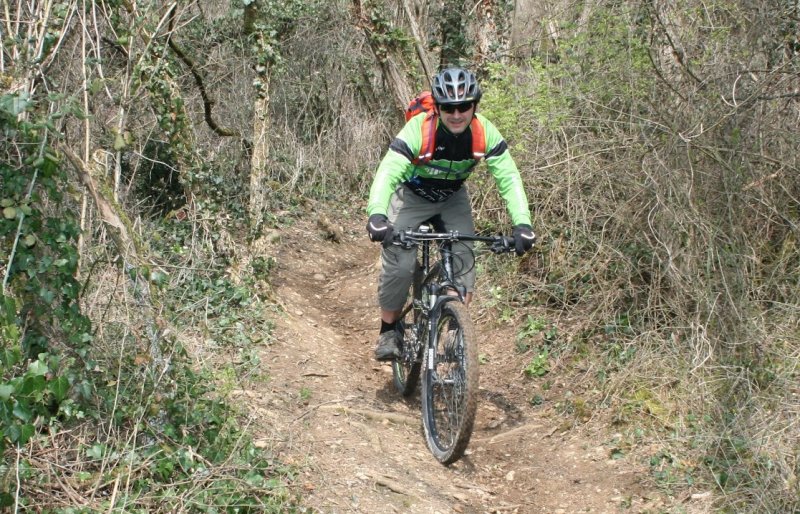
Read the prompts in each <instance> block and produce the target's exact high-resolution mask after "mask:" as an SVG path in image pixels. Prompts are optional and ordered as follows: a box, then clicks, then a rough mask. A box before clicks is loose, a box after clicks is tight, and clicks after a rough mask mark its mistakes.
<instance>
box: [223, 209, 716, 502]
mask: <svg viewBox="0 0 800 514" xmlns="http://www.w3.org/2000/svg"><path fill="white" fill-rule="evenodd" d="M350 225H351V226H345V227H332V226H329V225H318V224H311V223H308V224H305V225H303V224H301V223H299V222H298V224H295V225H294V226H292V227H289V228H286V229H283V230H282V231H281V232H280V234H279V235H278V236H277V237H276V236H275V235H273V236H271V237H270V238H269V239H270V241H271V242H269V243H265V244H264V247H263V248H260V249H259V251H260V252H263V253H262V255H263V254H269V255H272V256H273V257H274V258H275V260H276V263H277V264H276V269H275V270H273V281H272V287H273V291H272V295H273V296H274V298H275V299H276V300H277V301H278V303H279V305H280V307H281V308H280V313H279V314H278V315H276V317H275V320H274V322H275V328H274V334H273V335H274V339H273V341H272V342H271V343H270V344H269V345H266V346H264V347H263V349H262V353H261V355H260V359H261V362H262V365H263V366H264V367H265V370H266V371H267V372H268V374H269V380H267V381H266V382H264V381H261V382H258V383H254V384H253V385H252V388H250V389H248V388H245V389H244V390H240V391H237V392H236V394H238V395H241V397H242V401H243V402H247V404H248V405H249V406H250V412H251V416H252V418H251V419H253V421H254V424H253V426H255V427H257V428H256V435H257V443H258V444H259V445H261V446H265V447H269V448H271V449H272V451H273V453H274V454H275V455H276V457H277V458H278V459H279V460H280V461H282V462H284V463H286V464H289V465H291V466H296V467H297V469H299V470H301V471H300V475H299V476H298V478H297V481H296V484H297V485H298V488H299V494H300V495H301V497H302V505H303V506H304V507H305V511H306V512H324V513H345V512H363V513H383V512H403V513H405V512H408V513H441V514H446V513H452V512H456V513H548V514H553V513H578V512H594V513H616V512H637V513H638V512H652V513H657V512H708V510H707V507H708V505H707V504H706V503H704V500H702V499H698V498H685V499H683V500H677V503H678V505H679V506H678V508H677V509H676V508H675V504H676V503H675V502H676V499H675V498H670V497H667V496H665V495H664V494H663V493H662V492H661V491H660V490H659V489H658V488H657V487H656V486H655V485H654V483H653V481H652V480H649V467H648V463H647V459H646V458H645V457H643V454H644V453H646V452H638V453H637V452H634V451H631V452H625V453H623V452H619V451H615V447H616V445H615V441H616V440H617V439H618V438H619V437H620V434H615V432H614V429H613V426H612V424H611V423H609V422H608V420H607V419H604V417H603V415H602V414H597V413H594V414H592V415H591V416H590V417H589V418H587V419H584V420H582V422H575V420H574V416H571V417H570V416H564V415H563V414H560V413H558V411H557V409H556V407H555V405H556V404H557V401H556V400H557V398H558V397H559V395H561V396H563V395H565V394H566V395H569V394H570V393H569V391H570V390H572V391H574V389H575V388H580V387H582V386H581V385H580V384H576V383H569V382H572V379H571V378H566V377H560V376H558V373H557V371H553V372H552V373H551V374H550V375H549V376H548V380H549V381H550V383H552V384H553V387H552V389H551V390H549V391H548V393H547V397H546V398H545V401H543V402H532V401H531V399H532V397H533V391H534V389H535V386H534V385H532V380H531V379H530V378H528V377H527V376H526V375H525V374H524V373H523V372H522V370H523V368H524V367H525V365H526V364H527V363H528V362H529V361H530V359H531V356H530V355H527V356H524V355H519V353H518V352H516V351H515V348H514V337H515V323H514V322H511V321H509V322H500V321H498V319H497V318H498V316H497V313H493V312H492V311H491V310H490V309H489V308H488V307H486V306H482V305H481V301H480V299H478V300H477V301H476V302H475V303H473V306H472V307H471V308H470V310H471V313H472V315H473V318H474V319H475V320H476V323H475V325H476V330H477V333H478V340H479V341H480V354H481V356H482V358H481V368H480V395H479V403H478V413H477V419H476V424H475V429H474V432H473V435H472V439H471V442H470V445H469V448H468V450H467V455H466V456H465V457H464V458H462V459H461V460H459V461H458V462H456V463H455V464H453V465H451V466H449V467H444V466H442V465H441V464H439V463H438V462H437V461H436V460H435V459H434V458H433V457H432V456H431V454H430V453H429V452H428V449H427V447H426V445H425V441H424V437H423V435H422V429H421V418H420V399H419V395H418V394H416V395H415V396H412V397H410V398H408V399H406V398H403V397H402V396H401V395H400V394H399V393H397V392H396V391H395V389H394V386H393V384H392V373H391V367H390V365H388V364H382V363H378V362H376V361H374V360H373V356H372V352H373V347H374V344H375V341H376V338H377V335H378V327H379V325H380V322H379V314H378V306H377V299H376V288H377V285H376V284H377V277H378V269H379V246H378V245H377V244H373V243H370V242H369V241H368V239H367V237H366V235H365V234H364V231H363V227H362V226H361V224H360V223H356V222H353V223H351V224H350ZM265 240H266V239H265ZM479 287H480V281H479ZM479 293H480V290H479ZM476 298H477V297H476ZM248 387H249V386H248ZM534 403H538V404H537V405H534Z"/></svg>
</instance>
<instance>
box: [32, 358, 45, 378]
mask: <svg viewBox="0 0 800 514" xmlns="http://www.w3.org/2000/svg"><path fill="white" fill-rule="evenodd" d="M48 371H50V370H49V369H48V368H47V364H45V363H44V362H42V361H38V360H37V361H34V362H31V363H30V365H29V366H28V373H30V374H31V375H33V376H35V377H41V376H44V375H47V372H48Z"/></svg>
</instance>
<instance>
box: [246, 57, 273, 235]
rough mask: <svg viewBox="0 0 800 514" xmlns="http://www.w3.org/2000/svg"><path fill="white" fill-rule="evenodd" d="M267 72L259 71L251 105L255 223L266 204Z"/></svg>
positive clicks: (252, 185)
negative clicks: (255, 91) (256, 90)
mask: <svg viewBox="0 0 800 514" xmlns="http://www.w3.org/2000/svg"><path fill="white" fill-rule="evenodd" d="M269 79H270V77H269V72H267V71H264V72H263V73H259V86H258V94H257V95H256V100H255V105H254V106H253V155H252V158H251V161H250V208H249V212H250V221H251V223H253V224H257V223H258V222H259V220H260V216H261V214H262V211H263V209H264V207H265V206H266V189H265V188H266V178H267V174H268V171H269V167H268V160H269V129H270V118H269Z"/></svg>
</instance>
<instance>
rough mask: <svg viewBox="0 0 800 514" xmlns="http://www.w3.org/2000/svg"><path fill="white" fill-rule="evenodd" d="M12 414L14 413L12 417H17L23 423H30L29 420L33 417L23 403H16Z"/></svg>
mask: <svg viewBox="0 0 800 514" xmlns="http://www.w3.org/2000/svg"><path fill="white" fill-rule="evenodd" d="M13 413H14V415H15V416H16V417H18V418H19V419H21V420H22V421H25V422H28V421H30V420H31V418H32V417H33V414H32V413H31V410H30V409H29V408H28V406H27V405H25V404H24V403H19V402H17V404H16V405H14V411H13Z"/></svg>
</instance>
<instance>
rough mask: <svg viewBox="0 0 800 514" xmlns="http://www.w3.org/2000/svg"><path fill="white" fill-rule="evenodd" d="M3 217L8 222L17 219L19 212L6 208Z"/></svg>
mask: <svg viewBox="0 0 800 514" xmlns="http://www.w3.org/2000/svg"><path fill="white" fill-rule="evenodd" d="M3 217H4V218H5V219H7V220H13V219H14V218H16V217H17V210H16V209H15V208H13V207H6V208H5V209H3Z"/></svg>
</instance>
